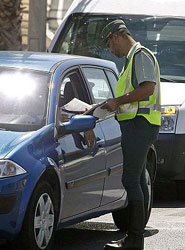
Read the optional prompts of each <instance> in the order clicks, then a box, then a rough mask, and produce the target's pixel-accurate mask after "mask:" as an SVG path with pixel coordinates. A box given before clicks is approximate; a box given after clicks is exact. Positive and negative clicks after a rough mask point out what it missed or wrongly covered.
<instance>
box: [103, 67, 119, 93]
mask: <svg viewBox="0 0 185 250" xmlns="http://www.w3.org/2000/svg"><path fill="white" fill-rule="evenodd" d="M105 72H106V75H107V77H108V79H109V82H110V84H111V87H112V90H113V93H114V95H116V93H115V87H116V84H117V81H118V78H117V77H116V76H115V75H114V73H113V72H111V71H109V70H106V71H105Z"/></svg>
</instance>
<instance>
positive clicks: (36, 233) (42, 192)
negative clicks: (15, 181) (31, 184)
mask: <svg viewBox="0 0 185 250" xmlns="http://www.w3.org/2000/svg"><path fill="white" fill-rule="evenodd" d="M56 215H57V199H56V196H55V193H54V192H53V189H52V187H51V185H50V184H49V183H47V182H45V181H42V182H40V183H39V184H38V185H37V187H36V188H35V190H34V192H33V195H32V197H31V200H30V203H29V206H28V208H27V212H26V215H25V219H24V223H23V228H22V231H21V235H20V238H19V239H18V241H19V242H17V243H18V244H19V249H20V248H21V247H22V248H21V249H27V250H41V249H42V250H50V249H51V246H52V243H53V238H54V231H55V228H56V217H57V216H56ZM20 240H21V242H22V244H20Z"/></svg>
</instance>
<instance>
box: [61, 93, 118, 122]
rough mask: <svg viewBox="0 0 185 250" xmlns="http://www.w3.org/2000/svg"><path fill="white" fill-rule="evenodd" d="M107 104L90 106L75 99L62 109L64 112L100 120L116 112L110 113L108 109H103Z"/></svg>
mask: <svg viewBox="0 0 185 250" xmlns="http://www.w3.org/2000/svg"><path fill="white" fill-rule="evenodd" d="M105 103H106V102H102V103H99V104H95V105H89V104H88V103H86V102H83V101H81V100H79V99H77V98H73V99H72V100H71V101H70V102H68V103H67V104H66V105H64V106H63V107H62V110H63V111H65V112H72V113H83V114H86V115H88V114H89V115H93V116H95V117H97V118H99V119H104V118H105V117H106V116H108V115H110V114H113V113H115V112H110V111H108V110H107V109H102V108H101V107H102V106H103V105H104V104H105Z"/></svg>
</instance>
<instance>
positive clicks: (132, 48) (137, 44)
mask: <svg viewBox="0 0 185 250" xmlns="http://www.w3.org/2000/svg"><path fill="white" fill-rule="evenodd" d="M139 47H141V44H140V42H137V43H135V44H134V45H133V46H132V47H131V48H130V50H129V52H128V54H127V56H126V57H127V60H128V61H129V60H130V59H131V57H132V56H133V54H134V52H135V51H136V50H137V49H138V48H139Z"/></svg>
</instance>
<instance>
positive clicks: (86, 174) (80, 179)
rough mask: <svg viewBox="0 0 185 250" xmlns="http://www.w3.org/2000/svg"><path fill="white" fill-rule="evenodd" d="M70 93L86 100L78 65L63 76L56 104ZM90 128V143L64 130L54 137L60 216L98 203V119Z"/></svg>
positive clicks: (101, 164)
mask: <svg viewBox="0 0 185 250" xmlns="http://www.w3.org/2000/svg"><path fill="white" fill-rule="evenodd" d="M70 88H71V89H70ZM74 97H75V98H77V99H79V100H81V101H84V102H86V103H89V102H90V99H89V95H88V92H87V89H86V87H85V85H84V81H83V78H82V77H81V75H80V71H79V69H78V68H74V69H72V70H70V71H69V72H67V73H66V74H65V75H64V76H63V78H62V83H61V92H60V98H59V105H60V106H62V105H65V104H66V103H68V102H69V101H71V100H72V99H73V98H74ZM68 114H70V113H68ZM93 131H94V134H95V137H96V138H97V144H96V145H95V146H93V147H88V146H87V145H86V141H85V138H84V133H73V134H68V135H65V136H62V137H60V138H59V139H58V142H59V143H60V147H61V150H62V152H63V159H62V174H63V179H64V182H65V190H64V197H63V205H62V209H63V210H62V218H67V217H69V216H73V215H76V214H79V213H82V212H84V211H87V210H90V209H93V208H96V207H98V206H100V201H101V198H102V192H103V185H104V175H105V174H106V169H105V149H104V135H103V133H102V130H101V127H100V124H99V123H97V124H96V127H95V128H94V130H93Z"/></svg>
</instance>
